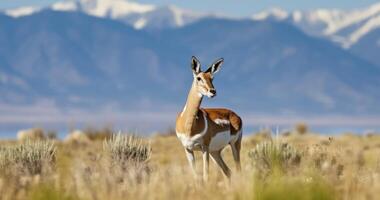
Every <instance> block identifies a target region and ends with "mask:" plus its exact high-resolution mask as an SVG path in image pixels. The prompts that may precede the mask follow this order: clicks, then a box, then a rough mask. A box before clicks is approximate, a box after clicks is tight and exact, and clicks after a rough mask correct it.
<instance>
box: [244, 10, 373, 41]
mask: <svg viewBox="0 0 380 200" xmlns="http://www.w3.org/2000/svg"><path fill="white" fill-rule="evenodd" d="M252 18H253V19H255V20H280V21H288V22H291V23H292V24H294V25H295V26H297V27H299V28H301V29H302V30H303V31H305V32H306V33H308V34H311V35H316V36H324V37H328V38H329V39H331V40H333V41H334V42H338V43H339V44H341V45H342V46H343V47H345V48H349V47H350V46H352V45H353V44H355V43H356V42H358V41H359V40H360V39H361V38H362V37H363V36H365V35H367V34H368V33H370V32H371V31H372V30H375V29H376V28H379V27H380V3H377V4H374V5H372V6H370V7H368V8H363V9H356V10H350V11H345V10H339V9H317V10H312V11H299V10H296V11H293V12H287V11H285V10H281V9H278V8H276V9H270V10H268V11H263V12H260V13H257V14H254V15H253V16H252Z"/></svg>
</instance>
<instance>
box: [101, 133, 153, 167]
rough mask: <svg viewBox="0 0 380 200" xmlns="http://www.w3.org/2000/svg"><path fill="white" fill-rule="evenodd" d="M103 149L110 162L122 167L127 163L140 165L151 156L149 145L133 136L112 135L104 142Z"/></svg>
mask: <svg viewBox="0 0 380 200" xmlns="http://www.w3.org/2000/svg"><path fill="white" fill-rule="evenodd" d="M103 148H104V150H105V151H106V152H108V153H109V155H110V158H111V160H112V161H113V162H114V163H115V164H117V165H119V166H122V167H125V165H127V164H128V163H131V162H132V163H142V162H146V161H148V160H149V158H150V156H151V152H152V150H151V147H150V144H148V143H147V142H145V141H144V140H143V139H141V138H139V137H137V136H134V135H122V134H120V133H119V134H114V135H113V136H112V137H111V138H110V139H108V140H105V141H104V145H103Z"/></svg>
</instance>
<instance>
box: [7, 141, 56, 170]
mask: <svg viewBox="0 0 380 200" xmlns="http://www.w3.org/2000/svg"><path fill="white" fill-rule="evenodd" d="M55 155H56V148H55V146H54V143H53V142H51V141H45V140H36V141H32V140H26V141H25V142H24V143H20V144H17V145H13V146H6V147H2V148H1V149H0V169H1V171H3V172H11V170H13V171H15V172H17V173H22V174H30V175H36V174H40V173H42V171H43V168H44V166H49V165H50V164H51V163H53V161H54V160H55Z"/></svg>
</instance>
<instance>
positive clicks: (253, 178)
mask: <svg viewBox="0 0 380 200" xmlns="http://www.w3.org/2000/svg"><path fill="white" fill-rule="evenodd" d="M149 140H150V143H149V142H148V141H147V140H143V139H139V138H136V137H130V136H122V135H120V136H113V137H111V138H109V139H107V140H106V142H104V141H97V140H95V141H93V142H91V143H90V144H86V145H73V144H70V143H60V142H57V144H56V145H55V148H57V150H56V153H55V162H47V163H45V164H47V165H49V166H50V168H51V170H47V171H44V170H42V172H41V173H30V174H24V173H21V172H20V173H14V174H11V175H9V174H8V175H6V174H4V173H0V199H51V200H54V199H86V200H87V199H116V200H117V199H302V200H304V199H306V200H309V199H310V200H312V199H359V200H360V199H377V198H378V191H380V174H379V173H380V165H379V158H380V157H379V155H380V136H377V135H371V136H355V135H342V136H339V137H335V138H331V137H330V138H329V137H327V136H320V135H314V134H304V135H299V134H294V135H289V136H280V137H279V138H278V139H276V140H275V141H272V139H271V137H270V136H265V137H263V136H262V135H255V136H250V137H246V138H244V139H243V146H242V147H243V148H242V165H243V169H242V172H241V173H240V174H237V173H236V172H235V173H233V177H232V179H231V182H228V181H226V180H225V179H224V177H223V176H222V174H221V172H220V171H219V169H218V168H217V167H216V166H215V165H213V164H212V163H211V166H210V180H209V182H207V183H202V182H199V181H196V180H194V178H193V177H192V174H191V172H190V170H189V168H188V166H187V161H186V157H185V154H184V150H183V148H182V147H181V144H180V142H179V141H178V140H177V138H176V137H172V136H166V137H160V136H155V137H152V138H149ZM149 144H150V145H149ZM9 145H11V146H14V145H15V144H13V143H12V144H9ZM2 146H4V144H3V145H2ZM5 146H7V145H5ZM16 146H17V144H16ZM150 148H151V150H152V151H150ZM3 152H4V151H1V153H0V156H3V155H4V154H3ZM46 152H48V151H46ZM131 152H133V153H132V154H131ZM249 152H251V153H249ZM196 156H197V161H198V162H197V167H198V169H199V172H200V171H201V170H200V169H201V168H202V167H201V162H200V161H201V156H200V154H197V155H196ZM223 156H224V157H225V159H226V162H227V164H228V165H229V166H230V167H231V168H233V161H232V156H231V151H230V149H229V148H226V150H225V151H224V152H223ZM125 161H127V162H125ZM115 163H119V164H115ZM126 163H128V164H132V165H128V164H127V167H125V164H126ZM268 163H270V164H268ZM135 164H137V165H135ZM12 165H13V164H10V165H8V166H10V167H9V168H12ZM120 166H122V167H120ZM130 166H133V167H130ZM136 166H143V167H142V168H141V167H136ZM278 166H280V167H278ZM126 168H127V169H128V170H125V169H126ZM263 169H265V170H266V173H265V175H263V174H262V172H263V171H262V170H263Z"/></svg>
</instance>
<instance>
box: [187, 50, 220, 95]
mask: <svg viewBox="0 0 380 200" xmlns="http://www.w3.org/2000/svg"><path fill="white" fill-rule="evenodd" d="M222 63H223V58H220V59H218V60H217V61H215V62H214V63H213V64H212V65H211V66H210V67H209V68H208V69H207V70H206V71H204V72H202V70H201V63H200V62H199V60H198V59H197V58H196V57H194V56H193V57H192V59H191V69H192V70H193V76H194V84H195V87H196V89H197V91H198V93H199V94H201V95H202V96H207V97H209V98H212V97H214V96H215V95H216V90H215V87H214V85H213V84H212V81H213V79H214V74H215V73H216V72H218V71H219V69H220V66H221V65H222Z"/></svg>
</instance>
